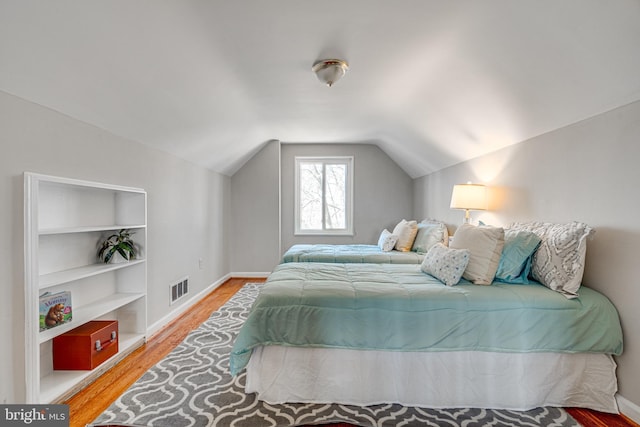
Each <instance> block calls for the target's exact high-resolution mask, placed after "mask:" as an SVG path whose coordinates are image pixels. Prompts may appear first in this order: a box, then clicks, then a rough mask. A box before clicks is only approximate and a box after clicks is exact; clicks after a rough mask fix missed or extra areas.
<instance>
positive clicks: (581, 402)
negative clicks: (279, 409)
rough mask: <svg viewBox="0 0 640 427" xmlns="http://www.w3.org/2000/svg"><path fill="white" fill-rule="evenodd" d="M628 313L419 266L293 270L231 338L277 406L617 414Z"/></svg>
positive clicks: (241, 364) (271, 285) (269, 285)
mask: <svg viewBox="0 0 640 427" xmlns="http://www.w3.org/2000/svg"><path fill="white" fill-rule="evenodd" d="M621 352H622V331H621V327H620V322H619V319H618V314H617V312H616V310H615V308H614V306H613V305H612V304H611V302H610V301H609V300H608V299H607V298H606V297H605V296H603V295H602V294H600V293H598V292H596V291H594V290H592V289H589V288H586V287H582V288H581V290H580V296H579V297H578V298H573V299H568V298H566V297H565V296H564V295H563V294H561V293H559V292H556V291H553V290H551V289H549V288H547V287H545V286H542V285H540V284H539V283H535V282H534V283H529V284H518V285H513V284H505V283H498V282H495V283H492V285H491V286H478V285H474V284H471V283H470V282H468V281H466V280H464V279H463V280H462V281H461V282H460V283H459V284H458V285H457V286H445V285H444V284H443V283H442V282H440V281H439V280H437V279H435V278H434V277H432V276H430V275H428V274H425V273H424V272H423V271H422V270H421V266H420V265H417V264H413V265H412V264H366V263H363V264H357V263H285V264H280V265H279V266H277V267H276V268H275V270H274V271H273V273H272V274H271V275H270V276H269V278H268V280H267V282H266V283H265V284H264V285H263V287H262V289H261V291H260V294H259V296H258V298H257V300H256V301H255V303H254V305H253V307H252V309H251V312H250V314H249V317H248V319H247V320H246V322H245V323H244V325H243V327H242V329H241V330H240V332H239V335H238V337H237V339H236V341H235V343H234V347H233V350H232V353H231V360H230V367H231V371H232V373H233V374H238V373H239V372H241V371H242V370H244V369H246V371H247V383H246V391H247V392H249V393H257V394H258V398H259V399H261V400H264V401H266V402H268V403H273V404H276V403H284V402H316V403H344V404H354V405H373V404H379V403H399V404H402V405H405V406H418V407H431V408H455V407H477V408H502V409H513V410H527V409H531V408H535V407H541V406H565V407H569V406H572V407H586V408H591V409H594V410H599V411H603V412H612V413H615V412H617V411H618V410H617V406H616V402H615V398H614V395H615V393H616V391H617V381H616V376H615V368H616V365H615V362H614V359H613V355H620V354H621Z"/></svg>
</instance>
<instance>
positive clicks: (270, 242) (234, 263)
mask: <svg viewBox="0 0 640 427" xmlns="http://www.w3.org/2000/svg"><path fill="white" fill-rule="evenodd" d="M231 212H232V218H233V220H232V224H231V229H232V233H231V235H232V236H233V238H232V239H231V242H230V243H231V246H230V247H231V254H232V256H231V271H233V272H234V274H240V275H242V274H243V273H268V272H270V271H271V270H272V269H273V267H274V266H275V265H276V264H278V263H279V262H280V255H281V254H280V142H279V141H270V142H268V143H267V144H266V145H265V146H264V147H263V148H262V149H261V150H260V151H259V152H258V153H256V154H255V155H254V156H253V157H252V158H251V159H249V161H247V163H245V164H244V165H243V166H242V168H240V169H239V170H238V171H237V172H236V173H235V174H233V176H232V177H231Z"/></svg>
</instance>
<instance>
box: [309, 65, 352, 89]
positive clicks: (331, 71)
mask: <svg viewBox="0 0 640 427" xmlns="http://www.w3.org/2000/svg"><path fill="white" fill-rule="evenodd" d="M311 69H312V70H313V72H314V73H316V76H318V80H320V81H321V82H322V83H324V84H326V85H327V86H329V87H331V86H333V84H334V83H335V82H337V81H338V80H340V78H341V77H342V76H344V73H346V72H347V70H348V69H349V64H347V61H343V60H342V59H321V60H320V61H317V62H316V63H315V64H313V67H311Z"/></svg>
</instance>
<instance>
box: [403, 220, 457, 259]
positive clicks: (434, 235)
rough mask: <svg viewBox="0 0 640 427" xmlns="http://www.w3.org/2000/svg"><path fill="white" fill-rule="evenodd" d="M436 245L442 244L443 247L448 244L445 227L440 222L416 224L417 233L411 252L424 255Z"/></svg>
mask: <svg viewBox="0 0 640 427" xmlns="http://www.w3.org/2000/svg"><path fill="white" fill-rule="evenodd" d="M436 243H442V244H443V245H445V246H447V245H448V244H449V232H448V231H447V226H446V225H445V224H444V223H442V222H440V221H435V220H429V219H425V220H423V221H422V222H420V223H419V224H418V233H417V234H416V238H415V240H414V241H413V247H412V248H411V250H412V251H414V252H417V253H419V254H426V253H427V252H428V251H429V249H430V248H431V246H433V245H435V244H436Z"/></svg>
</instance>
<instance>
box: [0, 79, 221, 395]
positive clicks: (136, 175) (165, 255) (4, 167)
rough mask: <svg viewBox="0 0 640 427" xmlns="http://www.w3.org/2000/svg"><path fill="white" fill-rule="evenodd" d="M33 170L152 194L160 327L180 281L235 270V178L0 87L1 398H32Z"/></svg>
mask: <svg viewBox="0 0 640 427" xmlns="http://www.w3.org/2000/svg"><path fill="white" fill-rule="evenodd" d="M25 171H31V172H38V173H43V174H48V175H58V176H66V177H71V178H78V179H84V180H91V181H99V182H107V183H113V184H119V185H125V186H132V187H141V188H144V189H146V190H147V193H148V231H147V239H148V241H147V244H148V248H147V254H148V263H147V269H148V287H149V296H148V323H149V324H150V325H151V324H153V323H154V322H156V321H159V320H160V319H162V318H163V317H164V316H165V315H166V314H167V313H168V312H169V311H170V310H172V309H173V310H175V309H178V308H179V307H180V305H174V306H172V307H169V289H168V288H169V284H170V283H171V282H172V281H173V280H175V279H179V278H181V277H183V276H185V275H189V276H190V284H191V289H190V292H191V293H193V294H194V295H195V294H196V293H197V292H199V291H201V290H203V289H205V288H206V287H207V286H209V285H210V284H211V283H214V282H216V281H218V280H220V279H222V278H224V277H225V276H226V275H227V274H228V273H229V271H230V270H229V266H230V261H229V260H230V256H229V253H228V250H227V245H228V238H227V232H226V231H225V224H227V223H229V214H230V212H229V198H230V195H229V193H230V179H229V178H228V177H225V176H222V175H219V174H216V173H213V172H211V171H209V170H207V169H204V168H201V167H199V166H195V165H193V164H191V163H188V162H185V161H183V160H179V159H177V158H176V157H173V156H170V155H168V154H165V153H163V152H160V151H158V150H154V149H150V148H148V147H146V146H143V145H141V144H138V143H135V142H132V141H129V140H125V139H123V138H119V137H117V136H115V135H112V134H110V133H108V132H106V131H103V130H101V129H98V128H96V127H93V126H91V125H87V124H85V123H82V122H79V121H77V120H74V119H72V118H70V117H67V116H64V115H62V114H59V113H57V112H54V111H51V110H49V109H46V108H43V107H41V106H39V105H36V104H33V103H31V102H28V101H25V100H22V99H20V98H17V97H14V96H12V95H9V94H7V93H4V92H0V230H2V235H3V238H2V239H0V292H1V293H2V295H3V296H4V303H3V309H2V310H0V322H1V324H2V325H3V327H2V328H0V341H1V342H3V343H4V347H3V351H2V352H0V378H2V381H0V403H4V402H7V403H14V402H21V401H24V361H23V358H24V338H23V329H24V326H23V325H24V320H23V319H24V291H23V289H24V279H23V265H24V263H23V248H24V243H23V175H22V174H23V172H25ZM168 242H169V243H168ZM200 258H202V259H203V268H202V269H199V266H198V260H199V259H200Z"/></svg>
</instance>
